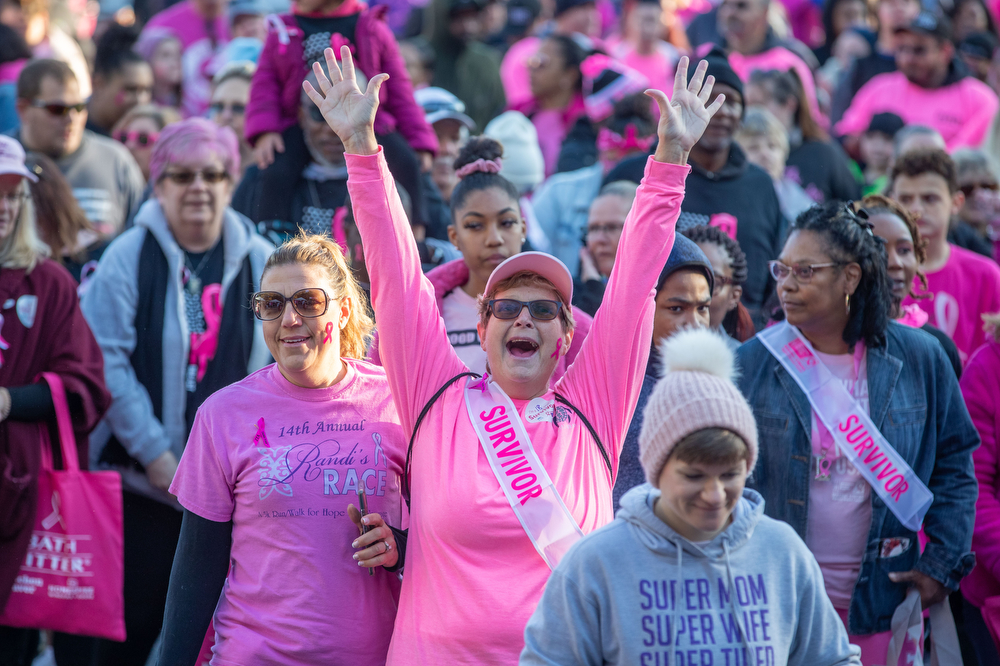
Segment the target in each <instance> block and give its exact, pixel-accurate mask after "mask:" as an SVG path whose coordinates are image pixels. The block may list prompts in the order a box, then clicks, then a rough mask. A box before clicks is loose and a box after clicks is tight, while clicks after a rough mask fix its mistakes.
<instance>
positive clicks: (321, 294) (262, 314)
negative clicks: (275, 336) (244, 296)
mask: <svg viewBox="0 0 1000 666" xmlns="http://www.w3.org/2000/svg"><path fill="white" fill-rule="evenodd" d="M252 303H253V314H254V316H255V317H257V319H260V320H261V321H272V320H274V319H277V318H279V317H281V316H282V315H283V314H285V303H291V304H292V310H294V311H295V312H296V313H297V314H298V315H299V316H300V317H306V318H309V319H314V318H316V317H322V316H323V315H325V314H326V309H327V307H329V305H330V297H329V296H327V295H326V292H325V291H323V290H322V289H319V288H310V289H299V290H298V291H297V292H295V293H294V294H292V295H291V296H289V297H288V298H285V297H284V296H283V295H282V294H281V293H280V292H277V291H258V292H257V293H256V294H254V295H253V301H252Z"/></svg>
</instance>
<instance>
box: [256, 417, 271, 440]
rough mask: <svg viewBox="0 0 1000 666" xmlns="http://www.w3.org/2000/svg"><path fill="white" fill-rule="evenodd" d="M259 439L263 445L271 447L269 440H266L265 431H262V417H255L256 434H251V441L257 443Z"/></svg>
mask: <svg viewBox="0 0 1000 666" xmlns="http://www.w3.org/2000/svg"><path fill="white" fill-rule="evenodd" d="M261 441H263V442H264V446H266V447H267V448H271V442H269V441H267V433H266V432H264V417H263V416H262V417H260V418H259V419H257V434H256V435H254V436H253V443H254V444H255V445H256V444H259V443H260V442H261Z"/></svg>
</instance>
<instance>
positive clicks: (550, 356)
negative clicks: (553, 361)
mask: <svg viewBox="0 0 1000 666" xmlns="http://www.w3.org/2000/svg"><path fill="white" fill-rule="evenodd" d="M560 349H562V338H559V339H558V340H556V350H555V351H554V352H552V353H551V354H549V358H556V357H557V356H559V350H560Z"/></svg>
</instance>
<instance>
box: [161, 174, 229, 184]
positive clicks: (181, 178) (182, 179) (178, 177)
mask: <svg viewBox="0 0 1000 666" xmlns="http://www.w3.org/2000/svg"><path fill="white" fill-rule="evenodd" d="M199 174H200V175H201V179H202V180H204V181H205V182H206V183H208V184H209V185H215V184H216V183H221V182H222V181H224V180H226V179H227V178H229V174H228V173H226V172H225V171H169V172H167V173H164V174H163V177H164V178H166V179H167V180H169V181H170V182H172V183H174V184H175V185H190V184H191V183H193V182H194V179H195V178H197V177H198V175H199Z"/></svg>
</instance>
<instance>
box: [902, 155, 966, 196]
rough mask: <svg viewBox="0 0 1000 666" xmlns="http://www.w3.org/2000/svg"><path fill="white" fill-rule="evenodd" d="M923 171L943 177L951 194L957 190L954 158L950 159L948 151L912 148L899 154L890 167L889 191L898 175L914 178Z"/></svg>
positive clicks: (923, 172)
mask: <svg viewBox="0 0 1000 666" xmlns="http://www.w3.org/2000/svg"><path fill="white" fill-rule="evenodd" d="M925 173H936V174H937V175H939V176H941V177H942V178H944V180H945V182H946V183H948V191H949V192H951V193H952V194H954V193H955V192H957V191H958V175H957V170H956V169H955V160H953V159H951V157H950V156H949V155H948V153H946V152H944V151H943V150H941V149H940V148H928V149H924V150H912V151H909V152H907V153H904V154H903V155H900V157H899V158H898V159H897V160H896V164H895V165H894V166H893V167H892V174H891V175H890V176H889V191H892V189H893V187H895V185H896V179H897V178H899V177H900V176H906V177H908V178H916V177H917V176H922V175H923V174H925Z"/></svg>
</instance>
